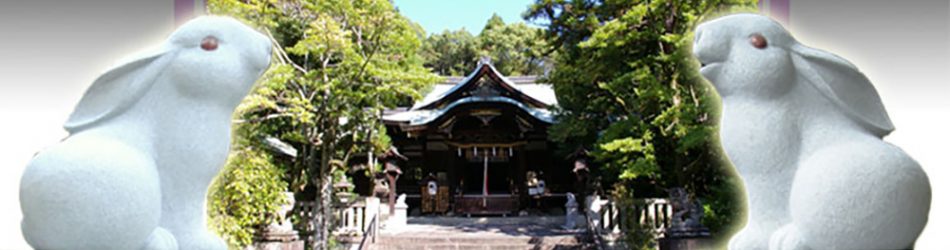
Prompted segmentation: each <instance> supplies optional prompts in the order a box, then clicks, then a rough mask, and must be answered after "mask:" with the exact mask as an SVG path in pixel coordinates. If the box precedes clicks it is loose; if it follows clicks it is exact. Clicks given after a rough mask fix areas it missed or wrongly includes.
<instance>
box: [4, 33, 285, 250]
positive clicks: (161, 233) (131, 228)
mask: <svg viewBox="0 0 950 250" xmlns="http://www.w3.org/2000/svg"><path fill="white" fill-rule="evenodd" d="M270 56H271V43H270V40H269V39H268V38H267V37H265V36H264V35H262V34H260V33H258V32H257V31H255V30H253V29H251V28H250V27H247V26H245V25H243V24H242V23H240V22H238V21H236V20H234V19H231V18H226V17H211V16H209V17H199V18H196V19H194V20H192V21H190V22H188V23H186V24H184V25H182V26H181V27H180V28H179V29H178V30H176V31H175V32H174V33H173V34H172V35H171V36H170V37H169V38H168V40H167V41H166V42H165V43H164V44H163V46H161V47H160V48H159V49H158V50H157V51H153V52H150V53H146V54H144V55H142V56H140V57H136V58H134V59H132V60H130V61H128V62H127V63H125V64H120V65H119V66H117V67H114V68H112V69H111V70H109V71H107V72H106V73H104V74H102V75H101V76H99V77H98V78H97V79H96V80H95V82H94V83H93V84H92V85H91V86H90V87H89V89H88V90H87V91H86V93H85V95H84V96H83V97H82V99H81V100H80V101H79V104H78V105H77V106H76V109H75V110H74V111H73V113H72V115H71V116H70V117H69V120H68V121H67V122H66V124H65V128H66V130H67V131H68V132H69V133H70V135H69V137H67V138H66V139H64V140H63V141H62V142H60V143H59V144H56V145H54V146H51V147H49V148H47V149H45V150H43V151H41V152H40V153H38V154H37V155H36V156H35V157H34V158H33V159H32V161H31V162H30V163H29V165H28V166H27V168H26V171H25V173H24V174H23V178H22V181H21V184H20V207H21V209H22V211H23V221H22V223H21V227H22V229H23V236H24V238H25V239H26V241H27V242H28V243H29V244H30V245H31V246H33V247H34V248H37V249H226V248H227V246H226V245H225V243H224V241H222V240H221V239H220V238H219V237H217V236H216V235H214V234H213V233H210V232H208V229H207V226H206V223H205V220H206V218H205V214H206V213H205V196H206V193H207V190H208V185H209V184H210V182H211V180H212V179H213V178H214V177H215V176H216V175H217V174H218V172H219V171H220V170H221V168H222V165H223V164H224V161H225V158H227V156H228V150H229V146H230V141H231V138H230V135H231V116H232V113H233V112H234V109H235V108H236V107H237V105H238V104H239V103H240V102H241V99H243V98H244V96H246V95H247V93H248V92H249V91H250V90H251V87H252V86H253V85H254V82H256V81H257V79H258V78H259V77H260V76H261V74H262V73H263V71H264V70H265V69H266V68H267V66H268V65H269V63H270Z"/></svg>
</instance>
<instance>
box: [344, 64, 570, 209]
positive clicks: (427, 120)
mask: <svg viewBox="0 0 950 250" xmlns="http://www.w3.org/2000/svg"><path fill="white" fill-rule="evenodd" d="M535 80H536V78H535V77H515V78H508V77H505V76H502V75H500V74H499V73H498V71H497V70H496V69H495V68H494V67H493V66H492V65H491V64H490V63H479V65H478V67H477V68H476V69H475V70H474V71H473V72H472V73H471V74H469V75H468V76H467V77H464V78H460V77H448V78H446V83H444V84H439V85H436V86H435V88H434V89H433V90H432V92H430V93H429V94H427V95H426V96H425V98H424V99H423V100H422V101H420V102H418V103H416V104H414V105H413V106H412V107H404V108H398V109H394V110H388V111H386V112H384V114H383V122H384V124H386V126H387V133H388V135H389V137H390V138H391V139H392V143H393V146H394V147H396V148H398V149H399V152H402V154H403V155H405V156H406V157H407V158H408V160H407V162H406V163H405V164H404V165H403V166H401V168H402V171H403V174H402V175H401V176H400V177H399V179H398V180H397V183H396V192H397V193H399V194H403V193H404V194H406V197H407V199H406V203H407V204H408V206H409V211H410V212H409V214H410V215H413V214H442V215H449V214H461V215H473V214H495V215H514V214H519V213H520V214H524V212H525V211H548V210H550V209H554V208H558V207H562V206H563V204H564V202H565V199H566V198H565V193H567V192H574V190H573V189H574V180H575V177H574V175H573V173H572V169H573V165H572V164H571V163H569V162H568V160H567V159H564V157H563V156H560V157H558V156H556V155H555V154H554V148H555V147H554V145H553V144H552V143H551V142H550V141H549V140H548V138H547V128H548V127H549V126H550V125H551V124H552V123H553V122H554V118H553V116H552V114H551V112H550V111H549V109H550V108H551V107H553V106H554V105H556V104H557V103H556V100H555V99H554V92H553V90H552V89H551V88H550V85H545V84H538V83H536V82H535ZM539 183H540V185H538V184H539ZM544 183H547V185H544ZM357 186H358V187H357V191H358V192H360V191H359V190H360V188H359V185H357ZM529 191H530V192H529Z"/></svg>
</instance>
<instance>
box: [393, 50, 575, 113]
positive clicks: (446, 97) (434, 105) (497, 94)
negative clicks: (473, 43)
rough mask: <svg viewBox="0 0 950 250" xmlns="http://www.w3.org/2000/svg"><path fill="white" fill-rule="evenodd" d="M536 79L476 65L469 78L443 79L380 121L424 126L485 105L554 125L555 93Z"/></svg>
mask: <svg viewBox="0 0 950 250" xmlns="http://www.w3.org/2000/svg"><path fill="white" fill-rule="evenodd" d="M537 79H538V77H537V76H516V77H506V76H503V75H501V73H499V72H498V70H497V69H495V67H494V66H492V65H491V63H479V65H478V67H477V68H476V69H475V70H473V71H472V73H470V74H469V75H468V76H465V77H458V76H450V77H445V81H444V82H443V83H440V84H436V85H435V86H434V87H433V88H432V90H431V91H429V93H427V94H426V95H425V97H424V98H423V99H422V100H421V101H419V102H417V103H415V104H414V105H413V106H412V107H410V108H397V109H394V110H388V111H385V112H384V114H383V121H384V122H387V123H398V124H402V125H403V126H418V125H425V124H427V123H429V122H432V121H435V120H438V118H439V117H441V116H442V115H444V114H446V113H449V111H451V110H452V109H454V108H456V107H459V106H462V105H466V104H478V103H485V104H493V105H509V106H514V107H517V108H519V109H520V110H522V111H524V112H525V113H527V114H529V115H531V116H532V117H534V118H536V119H538V120H540V121H542V122H545V123H553V122H554V116H553V114H552V113H551V112H550V111H549V109H550V108H551V107H553V106H556V105H557V99H556V98H555V95H554V90H553V88H552V87H551V85H549V84H543V83H538V82H536V81H537Z"/></svg>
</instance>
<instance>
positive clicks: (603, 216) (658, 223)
mask: <svg viewBox="0 0 950 250" xmlns="http://www.w3.org/2000/svg"><path fill="white" fill-rule="evenodd" d="M586 204H587V206H585V207H586V208H585V214H586V216H587V230H588V232H589V233H590V234H592V236H593V237H594V240H595V241H596V243H597V245H598V246H599V247H600V248H601V249H615V248H619V249H622V248H623V247H622V246H615V245H614V243H620V242H617V240H618V239H619V238H620V237H621V236H622V233H623V232H625V231H627V230H631V229H632V228H633V227H632V226H634V225H628V224H629V223H637V225H638V226H639V228H640V229H641V230H643V229H646V230H649V232H650V233H652V234H653V237H654V238H660V237H662V235H663V233H664V232H665V230H666V228H668V227H669V226H670V222H671V218H672V217H673V208H672V206H670V203H669V200H667V199H658V198H650V199H639V200H636V201H635V202H634V204H633V205H632V206H630V207H620V206H618V204H617V203H616V202H615V201H613V200H610V199H604V198H602V197H599V196H588V197H587V199H586ZM629 216H634V217H632V218H630V217H629Z"/></svg>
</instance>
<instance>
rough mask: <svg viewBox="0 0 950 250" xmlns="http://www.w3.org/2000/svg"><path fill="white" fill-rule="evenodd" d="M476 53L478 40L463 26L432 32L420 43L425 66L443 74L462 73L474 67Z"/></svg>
mask: <svg viewBox="0 0 950 250" xmlns="http://www.w3.org/2000/svg"><path fill="white" fill-rule="evenodd" d="M478 53H479V51H478V40H476V39H475V37H474V36H472V34H471V33H469V32H468V31H466V30H465V29H464V28H463V29H460V30H456V31H449V30H445V31H443V32H442V33H439V34H433V35H431V36H429V37H428V38H426V40H425V42H424V43H423V45H422V58H424V60H425V62H426V63H425V66H426V67H429V68H431V69H432V71H434V72H435V73H436V74H439V75H443V76H457V75H464V74H467V73H468V72H469V71H471V70H472V69H475V66H476V64H477V63H478Z"/></svg>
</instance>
